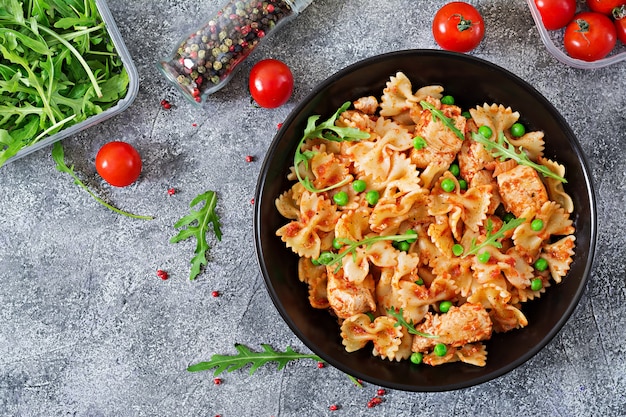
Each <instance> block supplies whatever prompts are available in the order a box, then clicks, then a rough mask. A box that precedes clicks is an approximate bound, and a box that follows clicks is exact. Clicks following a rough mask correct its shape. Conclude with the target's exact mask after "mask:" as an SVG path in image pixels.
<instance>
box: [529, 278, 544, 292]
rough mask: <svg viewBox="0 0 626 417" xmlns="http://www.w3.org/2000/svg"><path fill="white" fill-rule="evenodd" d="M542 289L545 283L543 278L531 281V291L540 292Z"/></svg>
mask: <svg viewBox="0 0 626 417" xmlns="http://www.w3.org/2000/svg"><path fill="white" fill-rule="evenodd" d="M542 288H543V281H542V280H541V278H533V279H532V280H531V281H530V289H531V290H533V291H539V290H540V289H542Z"/></svg>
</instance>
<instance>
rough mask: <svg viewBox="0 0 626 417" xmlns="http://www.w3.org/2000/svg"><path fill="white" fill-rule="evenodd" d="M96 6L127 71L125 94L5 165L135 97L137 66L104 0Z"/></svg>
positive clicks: (121, 107) (95, 121)
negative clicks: (105, 107)
mask: <svg viewBox="0 0 626 417" xmlns="http://www.w3.org/2000/svg"><path fill="white" fill-rule="evenodd" d="M96 6H97V7H98V11H99V12H100V15H101V16H102V21H103V22H104V24H105V26H106V29H107V32H108V34H109V36H110V38H111V41H112V42H113V45H114V46H115V50H116V52H117V54H118V55H119V56H120V59H121V60H122V63H123V65H124V68H125V69H126V72H127V73H128V90H127V92H126V95H125V96H124V97H123V98H122V99H120V100H119V101H118V102H117V104H115V106H112V107H109V108H108V109H106V110H105V111H103V112H102V113H99V114H96V115H93V116H89V117H88V118H87V119H85V120H83V121H82V122H80V123H77V124H75V125H72V126H69V127H67V128H65V129H62V130H60V131H59V132H57V133H55V134H54V135H52V136H48V137H46V138H44V139H42V140H40V141H39V142H37V143H35V144H33V145H31V146H28V147H26V148H23V149H21V150H20V151H19V152H18V153H17V154H16V155H14V156H13V157H11V158H9V159H8V160H7V161H6V162H5V165H6V164H8V163H10V162H12V161H15V160H17V159H20V158H22V157H24V156H26V155H28V154H30V153H33V152H35V151H38V150H40V149H42V148H45V147H47V146H49V145H51V144H53V143H54V142H57V141H59V140H61V139H64V138H66V137H68V136H71V135H73V134H76V133H78V132H80V131H82V130H85V129H87V128H88V127H91V126H94V125H96V124H98V123H100V122H102V121H104V120H106V119H109V118H111V117H113V116H115V115H116V114H118V113H121V112H122V111H124V110H126V109H127V108H128V106H130V105H131V103H132V102H133V101H134V100H135V98H136V97H137V94H138V92H139V74H138V73H137V68H136V67H135V64H134V63H133V60H132V58H131V56H130V53H129V52H128V49H127V48H126V44H124V40H123V39H122V35H121V34H120V32H119V30H118V29H117V26H116V25H115V21H114V20H113V16H112V15H111V11H110V10H109V7H108V5H107V3H106V1H105V0H96Z"/></svg>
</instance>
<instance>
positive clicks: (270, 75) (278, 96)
mask: <svg viewBox="0 0 626 417" xmlns="http://www.w3.org/2000/svg"><path fill="white" fill-rule="evenodd" d="M248 87H249V88H250V95H251V96H252V98H253V99H254V101H256V103H257V104H258V105H259V106H261V107H265V108H268V109H272V108H275V107H279V106H282V105H283V104H285V103H286V102H287V100H289V97H291V93H292V92H293V74H292V73H291V70H290V69H289V67H288V66H287V65H286V64H284V63H283V62H281V61H278V60H276V59H264V60H262V61H259V62H257V63H256V64H254V66H253V67H252V70H250V79H249V83H248Z"/></svg>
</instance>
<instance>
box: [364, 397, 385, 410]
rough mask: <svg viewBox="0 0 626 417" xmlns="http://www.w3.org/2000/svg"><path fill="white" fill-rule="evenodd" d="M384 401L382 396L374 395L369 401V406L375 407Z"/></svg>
mask: <svg viewBox="0 0 626 417" xmlns="http://www.w3.org/2000/svg"><path fill="white" fill-rule="evenodd" d="M382 402H383V399H382V398H380V397H374V398H372V399H371V400H369V401H368V402H367V407H368V408H374V407H376V406H377V405H380V404H382Z"/></svg>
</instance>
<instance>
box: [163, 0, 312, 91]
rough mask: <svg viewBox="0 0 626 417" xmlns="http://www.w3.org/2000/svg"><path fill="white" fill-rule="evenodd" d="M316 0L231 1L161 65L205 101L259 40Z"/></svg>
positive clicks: (182, 87) (176, 82)
mask: <svg viewBox="0 0 626 417" xmlns="http://www.w3.org/2000/svg"><path fill="white" fill-rule="evenodd" d="M312 1H313V0H265V1H260V0H230V1H228V2H227V3H226V4H225V5H223V6H222V7H221V8H220V9H219V10H218V11H217V12H216V13H215V14H214V15H213V16H212V17H211V18H210V20H208V21H207V23H206V24H204V25H202V26H200V27H199V28H197V29H196V30H194V31H193V32H191V33H190V34H189V35H187V36H186V37H185V39H184V40H183V41H182V42H181V43H180V44H179V45H178V46H177V47H176V49H175V50H174V52H173V54H172V56H171V57H170V58H168V59H167V60H162V61H161V62H160V63H159V68H160V69H161V71H162V72H163V73H164V74H165V76H166V77H167V78H168V79H169V80H170V81H171V82H172V83H174V85H175V86H176V87H178V89H179V90H180V91H182V92H183V95H184V96H185V97H186V98H188V99H189V100H191V101H192V102H194V103H201V102H202V100H203V99H204V98H206V96H207V95H209V94H211V93H214V92H215V91H217V90H219V89H221V88H222V87H224V86H225V85H226V84H227V83H228V81H230V78H231V77H232V76H233V74H234V72H235V69H236V68H237V67H238V65H239V64H240V63H241V62H242V61H243V60H244V59H245V58H246V57H247V56H248V55H250V53H251V52H252V51H253V50H254V48H256V47H257V46H258V45H259V43H260V42H261V41H262V40H263V39H264V38H265V37H267V36H268V35H270V34H271V33H272V32H274V31H275V30H276V29H278V28H279V27H280V26H281V25H282V24H284V23H285V22H287V21H289V20H291V19H292V18H293V17H295V16H297V15H298V14H299V13H300V12H302V11H303V10H304V9H305V8H306V7H307V6H308V5H309V4H311V2H312Z"/></svg>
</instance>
